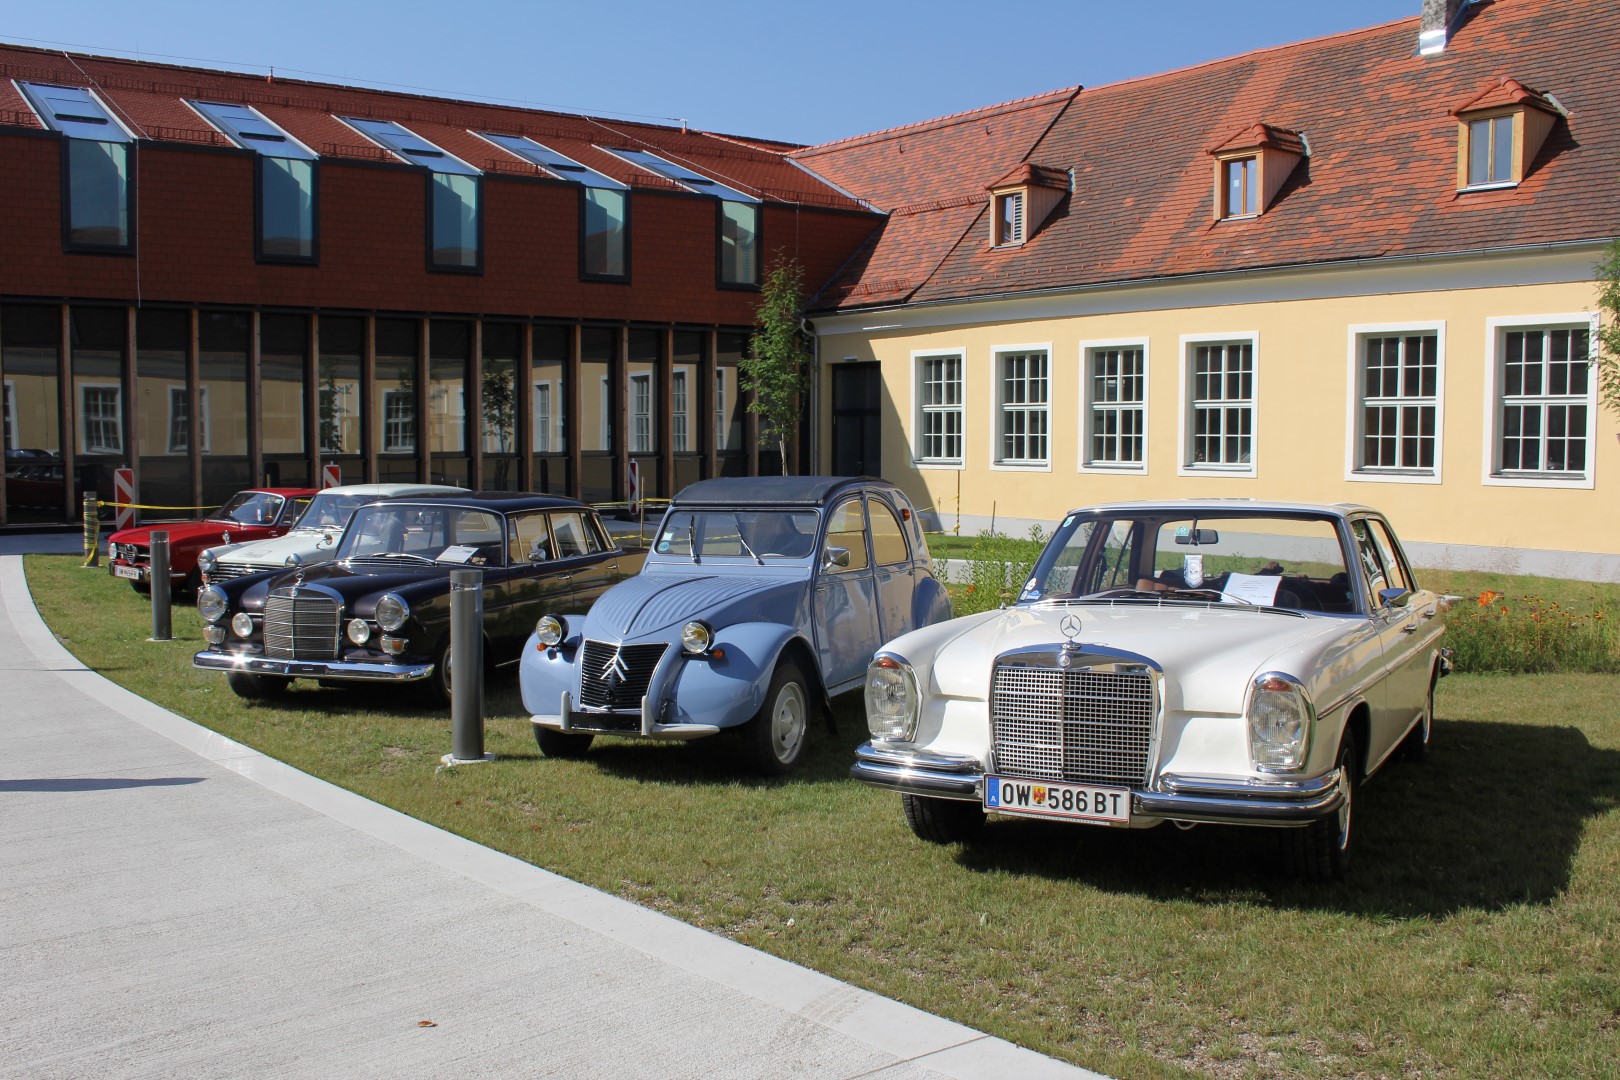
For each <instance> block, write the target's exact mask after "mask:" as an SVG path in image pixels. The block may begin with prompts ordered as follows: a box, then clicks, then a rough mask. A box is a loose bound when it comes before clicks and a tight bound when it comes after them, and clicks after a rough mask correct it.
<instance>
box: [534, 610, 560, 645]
mask: <svg viewBox="0 0 1620 1080" xmlns="http://www.w3.org/2000/svg"><path fill="white" fill-rule="evenodd" d="M534 636H535V639H536V640H537V641H539V642H540V644H542V645H544V646H545V647H546V648H548V649H549V648H551V647H552V646H553V645H555V644H557V642H559V641H561V640H562V639H563V624H562V620H561V619H559V618H557V616H555V615H542V616H540V620H539V621H538V622H536V623H535V624H534Z"/></svg>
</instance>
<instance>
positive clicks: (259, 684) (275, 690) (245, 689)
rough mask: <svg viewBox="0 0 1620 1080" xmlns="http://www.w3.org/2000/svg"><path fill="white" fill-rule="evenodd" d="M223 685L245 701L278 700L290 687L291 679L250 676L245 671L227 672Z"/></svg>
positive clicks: (271, 676)
mask: <svg viewBox="0 0 1620 1080" xmlns="http://www.w3.org/2000/svg"><path fill="white" fill-rule="evenodd" d="M225 683H226V685H228V686H229V687H230V688H231V690H232V691H233V692H235V694H236V696H237V697H239V698H243V699H245V700H247V701H266V700H268V699H270V698H278V697H280V696H281V695H282V694H285V693H286V692H287V688H288V687H289V686H291V685H292V680H291V679H283V678H280V677H279V676H276V675H252V674H249V673H248V672H246V671H227V672H226V673H225Z"/></svg>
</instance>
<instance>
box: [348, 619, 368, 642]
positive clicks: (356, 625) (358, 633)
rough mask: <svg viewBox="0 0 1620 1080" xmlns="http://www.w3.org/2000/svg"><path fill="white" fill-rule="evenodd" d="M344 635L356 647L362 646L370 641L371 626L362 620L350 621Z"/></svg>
mask: <svg viewBox="0 0 1620 1080" xmlns="http://www.w3.org/2000/svg"><path fill="white" fill-rule="evenodd" d="M345 633H347V634H348V635H349V640H350V641H352V642H354V643H355V644H356V645H364V644H365V643H366V642H368V641H370V640H371V625H370V624H369V623H367V622H366V620H364V619H350V620H349V625H348V628H347V629H346V630H345Z"/></svg>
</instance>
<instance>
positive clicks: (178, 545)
mask: <svg viewBox="0 0 1620 1080" xmlns="http://www.w3.org/2000/svg"><path fill="white" fill-rule="evenodd" d="M316 494H318V492H317V490H316V489H315V488H248V489H246V490H244V491H238V492H237V493H236V494H235V495H232V496H231V498H230V500H229V501H227V502H226V503H225V505H224V506H221V507H220V508H219V509H218V510H215V511H214V512H213V513H212V514H209V515H208V516H207V517H206V518H204V519H203V520H202V521H174V522H169V523H167V524H159V525H143V526H141V527H140V528H138V529H123V530H120V531H119V532H115V533H113V534H112V535H111V536H109V537H107V556H108V562H107V570H108V572H109V573H111V574H112V576H113V577H121V578H125V579H127V580H128V581H129V583H130V585H132V586H133V587H134V589H135V591H136V592H138V593H146V592H150V591H151V589H152V580H151V579H152V533H153V531H154V530H161V531H165V532H167V533H168V534H169V578H170V587H171V588H174V589H180V590H191V591H195V590H196V588H197V586H198V585H200V584H201V577H200V575H199V574H198V572H197V555H198V554H199V553H200V552H201V551H202V550H203V549H204V548H209V547H213V546H214V545H215V544H234V543H237V542H238V541H244V540H263V539H265V538H267V537H271V536H280V535H282V534H283V533H285V532H286V531H287V530H288V529H290V528H292V526H293V522H295V521H297V520H298V515H300V514H302V513H303V512H304V507H306V506H308V505H309V500H310V499H312V498H314V497H315V495H316Z"/></svg>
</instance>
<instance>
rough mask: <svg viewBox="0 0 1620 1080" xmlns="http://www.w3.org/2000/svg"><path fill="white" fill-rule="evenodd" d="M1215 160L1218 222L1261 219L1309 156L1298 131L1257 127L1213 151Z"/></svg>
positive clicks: (1247, 129) (1248, 129)
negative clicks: (1296, 168) (1234, 219)
mask: <svg viewBox="0 0 1620 1080" xmlns="http://www.w3.org/2000/svg"><path fill="white" fill-rule="evenodd" d="M1210 154H1211V155H1213V156H1214V158H1215V219H1216V220H1217V221H1226V220H1229V219H1232V218H1252V217H1259V216H1260V215H1261V214H1263V213H1265V212H1266V210H1267V209H1268V208H1269V207H1270V206H1271V203H1272V200H1273V199H1275V198H1276V197H1277V193H1278V192H1279V191H1281V190H1282V187H1283V184H1285V183H1287V181H1288V178H1289V177H1290V176H1292V175H1293V173H1294V169H1295V167H1297V166H1298V165H1299V163H1300V162H1301V161H1302V160H1304V158H1305V157H1306V156H1307V149H1306V146H1305V138H1304V136H1302V135H1300V134H1299V133H1298V132H1295V131H1288V130H1285V129H1283V128H1279V127H1273V126H1271V125H1270V124H1255V125H1254V126H1253V127H1250V128H1246V129H1244V130H1243V131H1241V132H1239V133H1238V134H1237V135H1235V136H1233V137H1232V138H1230V139H1228V140H1227V141H1226V142H1225V143H1223V144H1221V145H1220V146H1217V147H1215V148H1214V149H1213V150H1211V151H1210Z"/></svg>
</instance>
